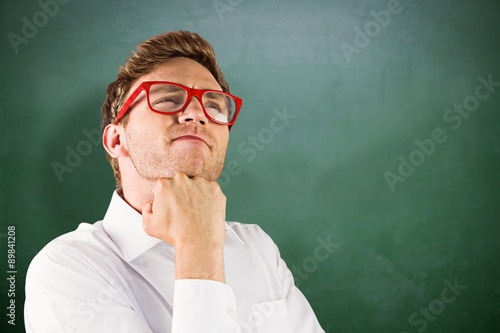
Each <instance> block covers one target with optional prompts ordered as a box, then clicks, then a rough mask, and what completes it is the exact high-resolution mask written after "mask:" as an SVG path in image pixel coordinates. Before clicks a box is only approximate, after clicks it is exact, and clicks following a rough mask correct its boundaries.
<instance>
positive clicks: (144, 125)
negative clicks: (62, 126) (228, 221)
mask: <svg viewBox="0 0 500 333" xmlns="http://www.w3.org/2000/svg"><path fill="white" fill-rule="evenodd" d="M153 80H159V81H170V82H176V83H180V84H183V85H185V86H188V87H192V88H198V89H215V90H220V91H222V89H221V87H220V85H219V84H218V83H217V81H216V80H215V78H214V77H213V75H212V74H211V73H210V72H209V71H208V70H207V69H206V68H205V67H203V66H202V65H200V64H199V63H197V62H195V61H193V60H190V59H187V58H173V59H169V60H167V61H166V62H164V63H162V64H161V65H159V66H158V67H157V68H156V69H155V70H153V71H152V72H150V73H148V74H146V75H144V76H142V77H140V78H139V79H138V80H137V81H136V82H135V83H134V84H133V86H132V87H131V89H130V90H129V93H128V95H130V94H131V93H132V92H133V91H134V90H135V88H136V87H138V86H139V85H140V83H141V82H143V81H153ZM128 95H127V97H128ZM128 116H129V120H128V123H127V125H126V126H125V127H124V126H123V125H121V124H117V125H115V124H110V125H108V126H107V127H106V128H105V130H104V133H103V144H104V147H105V149H106V150H107V152H108V153H109V154H110V156H112V157H114V158H116V159H118V164H119V167H120V173H121V179H122V190H123V197H124V199H125V200H126V201H127V202H128V203H129V204H130V205H131V206H132V207H133V208H135V209H136V210H137V211H138V212H140V213H142V217H143V226H144V230H145V232H146V233H147V234H148V235H150V236H152V237H156V238H159V239H161V240H163V241H165V242H168V243H170V244H171V245H173V246H174V247H175V249H176V258H175V260H176V277H177V279H206V280H215V281H220V282H224V258H223V246H224V238H225V215H226V197H225V196H224V194H223V193H222V190H221V188H220V186H219V185H218V183H217V182H216V180H217V178H218V177H219V175H220V174H221V172H222V168H223V165H224V159H225V154H226V150H227V144H228V140H229V129H228V126H225V125H219V124H215V123H213V122H211V121H210V120H208V118H207V117H206V116H205V114H204V113H203V110H202V108H201V105H200V103H199V102H198V100H197V99H196V98H193V99H192V100H191V102H190V103H189V104H188V106H187V107H186V108H185V109H184V111H182V112H181V113H180V114H177V115H162V114H158V113H155V112H152V111H151V110H150V109H149V107H148V105H147V101H146V99H145V92H142V93H141V94H140V95H139V96H138V98H137V99H136V101H135V102H134V104H133V105H132V108H131V110H130V111H129V115H128Z"/></svg>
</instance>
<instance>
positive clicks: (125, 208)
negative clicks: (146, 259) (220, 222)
mask: <svg viewBox="0 0 500 333" xmlns="http://www.w3.org/2000/svg"><path fill="white" fill-rule="evenodd" d="M103 227H104V231H105V232H106V233H107V234H108V236H109V238H111V240H112V241H113V242H114V243H115V244H116V246H118V248H119V249H120V251H121V252H122V254H123V257H124V258H125V260H126V261H127V262H131V261H133V260H134V259H136V258H137V257H139V256H140V255H142V254H143V253H145V252H146V251H148V250H149V249H151V248H153V247H154V246H155V245H157V244H159V243H161V242H162V240H161V239H158V238H155V237H151V236H149V235H148V234H146V232H145V231H144V228H143V223H142V215H141V214H140V213H139V212H138V211H136V210H135V209H134V208H132V207H131V206H130V205H129V204H128V203H127V202H126V201H125V200H124V199H123V198H122V197H121V195H120V194H119V193H118V191H114V192H113V196H112V197H111V202H110V203H109V207H108V210H107V211H106V215H104V219H103ZM227 230H230V231H231V233H232V234H233V235H234V236H235V237H236V239H238V241H239V242H240V243H242V244H243V245H244V244H245V242H244V241H243V240H242V239H241V238H240V236H239V235H238V234H237V233H236V232H235V231H234V230H233V228H231V227H230V226H229V225H228V223H227V222H226V235H227Z"/></svg>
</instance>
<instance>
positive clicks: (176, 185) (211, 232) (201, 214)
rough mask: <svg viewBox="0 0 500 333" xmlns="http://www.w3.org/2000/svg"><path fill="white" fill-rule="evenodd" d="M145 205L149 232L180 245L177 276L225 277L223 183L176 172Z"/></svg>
mask: <svg viewBox="0 0 500 333" xmlns="http://www.w3.org/2000/svg"><path fill="white" fill-rule="evenodd" d="M153 196H154V199H153V202H152V203H147V204H145V205H144V207H143V209H142V218H143V223H144V230H145V232H146V233H147V234H148V235H150V236H152V237H156V238H159V239H161V240H163V241H165V242H167V243H170V244H172V245H173V246H174V247H175V249H176V272H177V278H178V279H180V278H197V279H212V280H218V281H223V279H224V258H223V246H224V239H225V215H226V197H225V196H224V194H223V193H222V190H221V188H220V186H219V184H218V183H217V182H215V181H209V180H207V179H205V178H202V177H193V178H189V177H188V176H187V175H186V174H184V173H176V174H175V175H174V177H172V178H161V179H159V180H158V181H157V182H156V183H155V184H154V186H153Z"/></svg>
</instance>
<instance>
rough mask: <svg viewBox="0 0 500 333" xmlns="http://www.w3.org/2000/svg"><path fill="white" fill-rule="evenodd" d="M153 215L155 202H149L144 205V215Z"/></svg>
mask: <svg viewBox="0 0 500 333" xmlns="http://www.w3.org/2000/svg"><path fill="white" fill-rule="evenodd" d="M151 215H153V203H152V202H147V203H145V204H144V206H142V217H143V218H149V217H150V216H151Z"/></svg>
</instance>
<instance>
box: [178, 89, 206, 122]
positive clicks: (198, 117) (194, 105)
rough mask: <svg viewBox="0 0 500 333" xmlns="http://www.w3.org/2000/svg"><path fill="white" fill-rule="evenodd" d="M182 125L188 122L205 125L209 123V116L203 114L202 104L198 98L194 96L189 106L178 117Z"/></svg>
mask: <svg viewBox="0 0 500 333" xmlns="http://www.w3.org/2000/svg"><path fill="white" fill-rule="evenodd" d="M178 119H179V123H180V124H186V123H188V122H191V121H192V122H194V123H198V122H199V123H200V124H201V125H205V124H206V123H207V122H208V119H207V116H205V113H204V112H203V108H202V106H201V102H200V101H199V100H198V98H197V97H195V96H193V97H192V98H191V101H190V102H189V103H188V105H187V106H186V107H185V108H184V110H182V111H181V113H180V114H179V116H178Z"/></svg>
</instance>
